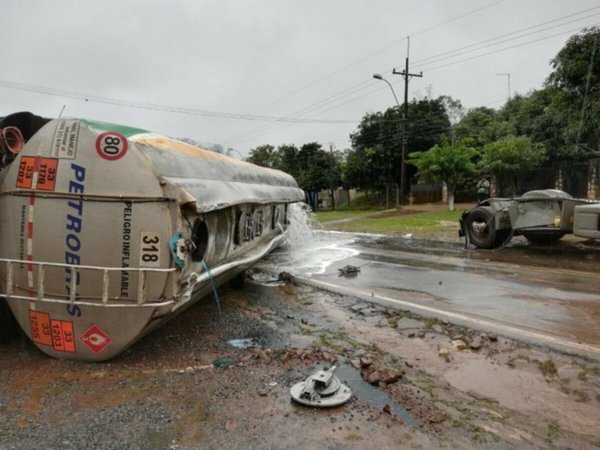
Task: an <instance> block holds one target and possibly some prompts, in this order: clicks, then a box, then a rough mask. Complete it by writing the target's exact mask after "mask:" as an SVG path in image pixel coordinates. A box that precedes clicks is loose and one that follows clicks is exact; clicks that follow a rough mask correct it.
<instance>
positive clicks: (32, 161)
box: [17, 156, 58, 191]
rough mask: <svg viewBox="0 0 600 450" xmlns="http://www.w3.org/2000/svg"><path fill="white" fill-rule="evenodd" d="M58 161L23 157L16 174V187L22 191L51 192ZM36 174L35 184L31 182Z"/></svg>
mask: <svg viewBox="0 0 600 450" xmlns="http://www.w3.org/2000/svg"><path fill="white" fill-rule="evenodd" d="M57 170H58V159H56V158H39V157H33V156H23V157H21V161H20V162H19V173H18V174H17V187H18V188H23V189H39V190H40V191H53V190H54V188H55V186H56V173H57ZM36 173H37V182H36V184H35V186H34V185H33V180H34V178H35V175H36Z"/></svg>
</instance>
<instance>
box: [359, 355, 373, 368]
mask: <svg viewBox="0 0 600 450" xmlns="http://www.w3.org/2000/svg"><path fill="white" fill-rule="evenodd" d="M372 364H373V358H370V357H368V356H365V357H362V358H360V368H361V369H366V368H367V367H370V366H371V365H372Z"/></svg>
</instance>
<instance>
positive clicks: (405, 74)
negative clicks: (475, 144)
mask: <svg viewBox="0 0 600 450" xmlns="http://www.w3.org/2000/svg"><path fill="white" fill-rule="evenodd" d="M406 39H407V44H406V61H405V68H404V70H403V71H402V72H398V71H397V70H396V69H394V70H393V71H392V73H393V74H394V75H402V76H403V77H404V114H403V117H402V155H401V158H402V159H401V161H400V195H401V204H403V205H404V204H405V202H406V199H405V185H406V147H407V145H408V134H407V129H408V80H409V79H410V77H423V72H420V73H410V72H409V70H408V58H409V54H410V36H408V37H407V38H406Z"/></svg>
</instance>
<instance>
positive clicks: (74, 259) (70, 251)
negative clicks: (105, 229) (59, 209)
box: [65, 163, 85, 317]
mask: <svg viewBox="0 0 600 450" xmlns="http://www.w3.org/2000/svg"><path fill="white" fill-rule="evenodd" d="M84 182H85V167H82V166H80V165H78V164H75V163H71V179H70V180H69V192H70V193H73V194H83V192H84V191H85V184H84ZM83 212H84V211H83V199H82V198H79V199H77V200H75V199H71V200H68V202H67V216H66V230H65V244H66V250H65V263H66V264H73V265H79V264H81V256H80V251H81V231H82V229H83ZM72 283H73V273H72V270H71V268H70V267H65V289H66V291H67V293H68V294H69V295H70V294H71V285H72ZM80 283H81V273H80V272H79V271H77V272H76V280H75V285H76V286H79V284H80ZM67 312H68V313H69V314H70V315H71V316H75V317H81V309H80V308H79V306H76V305H67Z"/></svg>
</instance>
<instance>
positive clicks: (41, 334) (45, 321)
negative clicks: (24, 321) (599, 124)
mask: <svg viewBox="0 0 600 450" xmlns="http://www.w3.org/2000/svg"><path fill="white" fill-rule="evenodd" d="M29 326H30V330H31V340H32V341H33V342H35V343H37V344H42V345H52V333H51V329H50V314H47V313H43V312H39V311H33V310H31V309H30V310H29Z"/></svg>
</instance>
